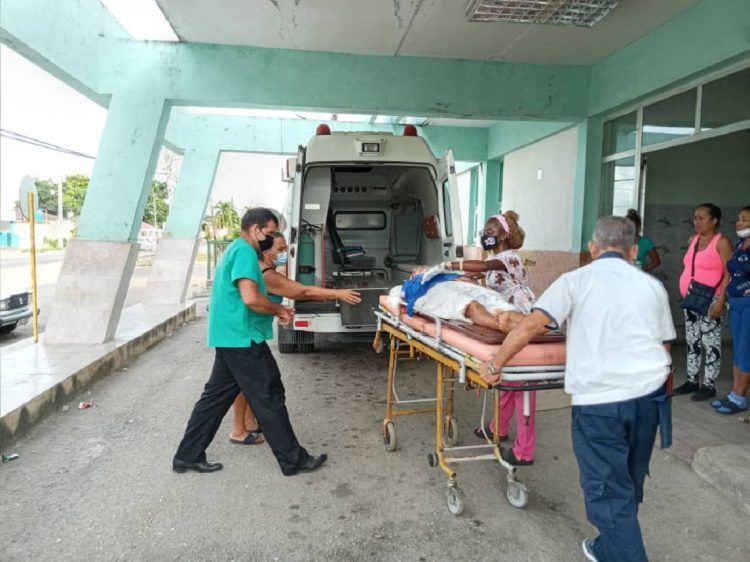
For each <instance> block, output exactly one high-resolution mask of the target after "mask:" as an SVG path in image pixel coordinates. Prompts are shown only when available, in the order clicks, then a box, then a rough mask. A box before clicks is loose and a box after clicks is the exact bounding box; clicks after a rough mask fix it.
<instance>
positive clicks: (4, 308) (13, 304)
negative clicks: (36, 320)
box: [0, 291, 33, 334]
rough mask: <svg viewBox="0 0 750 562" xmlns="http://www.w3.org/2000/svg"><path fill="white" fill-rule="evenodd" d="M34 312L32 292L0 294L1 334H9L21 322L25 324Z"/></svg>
mask: <svg viewBox="0 0 750 562" xmlns="http://www.w3.org/2000/svg"><path fill="white" fill-rule="evenodd" d="M32 314H33V312H32V309H31V293H30V292H28V291H22V292H20V293H13V294H9V295H6V294H0V334H9V333H10V332H12V331H13V330H15V329H16V328H17V327H18V325H19V324H20V325H22V326H23V325H24V324H26V323H27V322H28V321H29V318H31V316H32Z"/></svg>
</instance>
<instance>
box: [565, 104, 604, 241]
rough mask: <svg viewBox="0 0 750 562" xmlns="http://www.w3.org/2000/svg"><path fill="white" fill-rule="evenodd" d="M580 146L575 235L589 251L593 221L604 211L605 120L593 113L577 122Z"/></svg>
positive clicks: (575, 197) (575, 196)
mask: <svg viewBox="0 0 750 562" xmlns="http://www.w3.org/2000/svg"><path fill="white" fill-rule="evenodd" d="M576 128H577V129H578V150H577V153H576V175H575V185H574V190H575V192H574V195H573V229H574V230H573V237H572V240H573V242H574V243H575V241H576V240H579V241H580V246H579V248H573V249H574V250H575V249H578V250H579V251H586V250H587V247H588V246H587V245H588V242H589V240H591V236H592V235H593V233H594V224H595V223H596V220H597V219H598V218H599V216H600V215H601V214H602V210H601V195H602V141H603V122H602V119H601V118H599V117H591V118H589V119H586V120H584V121H581V122H579V123H578V124H577V125H576Z"/></svg>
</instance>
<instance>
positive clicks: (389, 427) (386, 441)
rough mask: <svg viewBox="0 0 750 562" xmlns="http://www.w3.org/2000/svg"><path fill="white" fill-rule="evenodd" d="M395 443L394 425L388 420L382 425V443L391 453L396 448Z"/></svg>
mask: <svg viewBox="0 0 750 562" xmlns="http://www.w3.org/2000/svg"><path fill="white" fill-rule="evenodd" d="M397 444H398V442H397V441H396V427H395V426H394V425H393V422H388V423H387V424H385V427H383V445H385V450H386V451H388V452H389V453H392V452H393V451H395V450H396V446H397Z"/></svg>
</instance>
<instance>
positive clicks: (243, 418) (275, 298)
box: [229, 232, 362, 445]
mask: <svg viewBox="0 0 750 562" xmlns="http://www.w3.org/2000/svg"><path fill="white" fill-rule="evenodd" d="M259 245H260V247H259V250H260V260H259V261H260V271H261V273H262V275H263V281H264V282H265V284H266V289H267V290H268V299H269V300H270V301H272V302H276V303H281V302H282V301H283V300H284V297H286V298H288V299H293V300H314V301H328V300H340V301H344V302H346V303H349V304H352V305H357V304H359V303H361V302H362V298H361V297H360V295H359V293H358V292H357V291H354V290H352V289H325V288H323V287H315V286H312V285H303V284H301V283H297V282H296V281H292V280H291V279H289V278H288V277H287V276H286V275H283V274H281V273H279V272H278V271H277V268H279V267H282V266H284V265H286V263H287V260H288V259H289V247H288V246H287V243H286V239H285V238H284V235H283V234H282V233H281V232H274V233H273V234H272V235H270V236H266V239H265V240H263V241H261V242H260V243H259ZM232 413H233V414H234V422H233V425H232V432H231V433H230V434H229V440H230V441H231V442H232V443H236V444H243V445H254V444H255V443H259V442H261V441H260V440H259V439H254V438H253V437H252V436H254V435H256V434H257V433H259V432H260V431H261V429H260V428H259V427H258V422H257V420H256V419H255V415H254V414H253V411H252V409H251V408H250V406H249V405H248V403H247V400H245V396H244V395H243V394H242V393H241V392H240V393H239V394H238V395H237V398H235V400H234V404H233V406H232ZM244 435H248V436H250V437H247V438H244V439H243V437H242V436H244Z"/></svg>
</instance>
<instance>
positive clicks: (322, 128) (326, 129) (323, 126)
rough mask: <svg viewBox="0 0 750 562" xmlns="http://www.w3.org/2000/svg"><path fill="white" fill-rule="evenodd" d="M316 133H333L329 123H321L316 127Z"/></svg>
mask: <svg viewBox="0 0 750 562" xmlns="http://www.w3.org/2000/svg"><path fill="white" fill-rule="evenodd" d="M315 134H316V135H330V134H331V128H330V127H329V126H328V125H326V124H325V123H321V124H320V125H318V127H317V128H316V129H315Z"/></svg>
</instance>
